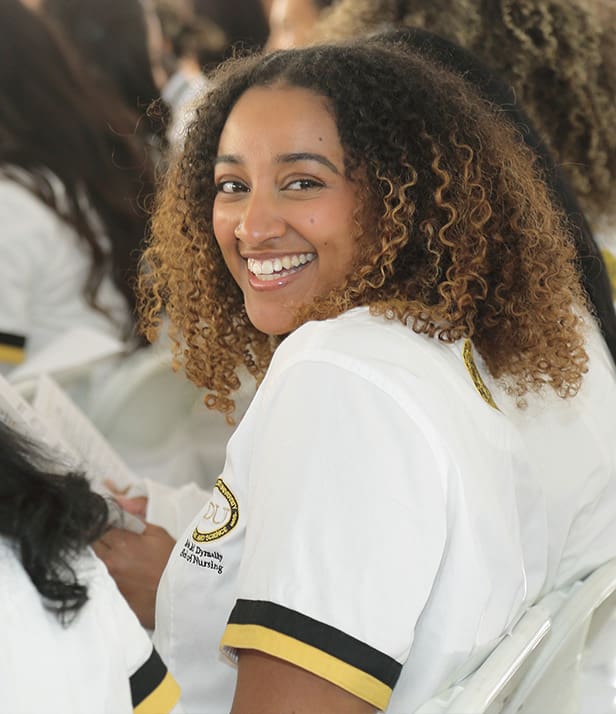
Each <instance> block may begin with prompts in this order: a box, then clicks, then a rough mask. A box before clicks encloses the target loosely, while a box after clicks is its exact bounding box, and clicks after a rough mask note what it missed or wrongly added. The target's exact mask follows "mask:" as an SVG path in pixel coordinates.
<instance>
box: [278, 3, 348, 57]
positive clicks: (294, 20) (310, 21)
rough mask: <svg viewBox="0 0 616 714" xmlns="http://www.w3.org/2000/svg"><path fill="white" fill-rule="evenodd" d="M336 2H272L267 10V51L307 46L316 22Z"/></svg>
mask: <svg viewBox="0 0 616 714" xmlns="http://www.w3.org/2000/svg"><path fill="white" fill-rule="evenodd" d="M335 3H336V0H272V2H271V3H270V9H269V15H268V17H269V36H268V39H267V49H268V50H284V49H288V48H290V47H302V46H303V45H305V44H307V43H308V41H309V39H310V37H311V35H312V33H313V31H314V27H315V25H316V24H317V22H318V21H319V20H320V19H322V18H321V16H322V15H325V12H324V11H325V10H326V9H327V8H329V7H331V6H332V5H334V4H335Z"/></svg>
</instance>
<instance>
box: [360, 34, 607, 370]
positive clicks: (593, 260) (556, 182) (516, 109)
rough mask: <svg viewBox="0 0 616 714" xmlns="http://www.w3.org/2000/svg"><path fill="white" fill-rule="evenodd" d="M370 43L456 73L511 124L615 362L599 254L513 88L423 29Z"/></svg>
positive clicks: (476, 60)
mask: <svg viewBox="0 0 616 714" xmlns="http://www.w3.org/2000/svg"><path fill="white" fill-rule="evenodd" d="M370 41H372V42H384V43H386V44H387V43H391V44H393V45H398V46H399V47H400V48H402V49H403V50H404V48H405V47H408V48H410V49H412V50H415V51H418V52H421V53H422V54H425V55H426V56H428V57H430V58H431V59H433V60H434V61H436V62H439V63H440V64H442V65H443V66H444V67H446V68H447V69H449V70H451V71H453V72H456V73H458V74H460V75H462V76H463V77H464V79H465V80H466V81H467V82H470V83H471V84H472V85H473V86H474V87H475V89H476V90H477V91H478V92H479V93H480V94H481V96H482V97H484V98H485V99H487V100H488V101H490V102H493V103H494V104H495V105H497V106H498V107H499V108H500V109H501V110H502V112H503V114H504V115H505V116H506V117H507V119H509V120H510V121H511V122H513V124H515V126H516V128H517V129H518V131H519V133H520V136H521V137H522V139H523V140H524V143H526V144H527V145H528V146H530V147H531V149H532V150H533V151H534V152H535V153H536V155H537V159H538V166H539V168H540V170H541V171H542V173H543V177H544V178H545V181H546V183H547V185H548V187H549V189H550V191H551V193H552V196H553V198H554V200H555V201H556V202H557V203H558V204H560V205H561V206H562V207H563V209H564V210H565V212H566V214H567V218H568V219H569V222H570V224H571V228H572V236H573V239H574V241H575V247H576V250H577V254H578V261H579V267H580V271H581V278H582V284H583V286H584V289H585V290H586V292H587V294H588V296H589V298H590V301H591V303H592V307H594V313H595V317H596V318H597V321H598V323H599V327H600V329H601V332H602V334H603V337H604V339H605V341H606V343H607V346H608V349H609V351H610V353H611V355H612V358H613V360H614V362H615V363H616V311H615V310H614V302H613V298H612V288H611V284H610V278H609V274H608V270H607V268H606V266H605V262H604V260H603V257H602V255H601V251H600V249H599V246H598V245H597V243H596V241H595V239H594V238H593V234H592V230H591V228H590V226H589V224H588V221H587V220H586V218H585V216H584V213H583V211H582V209H581V207H580V205H579V203H578V201H577V199H576V197H575V195H574V193H573V190H572V189H571V187H570V186H569V183H568V181H567V179H566V178H565V176H564V174H563V172H562V170H561V169H560V168H559V167H558V166H557V165H556V162H555V160H554V158H553V155H552V153H551V152H550V150H549V149H548V147H547V146H546V144H545V143H544V142H543V141H542V140H541V138H540V136H539V134H538V132H537V131H536V130H535V128H534V127H533V125H532V122H531V121H530V119H529V118H528V117H527V116H526V114H525V113H524V111H523V109H522V107H521V106H520V103H519V101H517V99H516V93H515V91H514V89H513V88H512V87H511V86H510V85H509V84H507V82H506V81H505V80H504V79H501V78H500V77H499V76H498V75H497V74H496V73H495V72H494V71H492V70H491V69H489V68H488V67H487V65H485V64H484V63H483V62H482V60H480V59H479V58H478V57H476V56H475V55H474V54H473V53H471V52H470V51H468V50H466V49H464V48H463V47H460V46H459V45H456V44H455V43H454V42H451V41H449V40H446V39H444V38H442V37H440V36H438V35H435V34H434V33H432V32H428V31H427V30H423V29H419V28H412V27H401V28H399V29H394V30H387V31H384V32H381V33H377V34H374V35H372V36H370Z"/></svg>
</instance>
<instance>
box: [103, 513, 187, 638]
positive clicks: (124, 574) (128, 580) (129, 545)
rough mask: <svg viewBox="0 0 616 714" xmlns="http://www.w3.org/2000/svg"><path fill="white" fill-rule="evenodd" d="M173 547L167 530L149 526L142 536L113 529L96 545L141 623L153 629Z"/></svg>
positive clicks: (172, 541)
mask: <svg viewBox="0 0 616 714" xmlns="http://www.w3.org/2000/svg"><path fill="white" fill-rule="evenodd" d="M174 545H175V541H174V540H173V538H172V537H171V536H170V535H169V533H167V531H166V530H165V529H164V528H160V527H159V526H153V525H152V524H151V523H146V527H145V530H144V532H143V533H140V534H137V533H131V532H130V531H127V530H124V529H121V528H110V529H109V530H108V531H107V532H106V533H105V535H103V536H102V537H101V538H100V539H99V540H98V541H96V543H95V544H94V546H93V547H94V551H95V552H96V554H97V555H98V557H99V558H100V559H101V560H102V561H103V562H104V563H105V565H106V566H107V569H108V570H109V573H110V574H111V576H112V577H113V579H114V580H115V581H116V584H117V586H118V588H119V590H120V592H121V593H122V595H124V597H125V598H126V600H127V602H128V604H129V605H130V606H131V608H132V609H133V611H134V612H135V614H136V615H137V617H138V618H139V621H140V622H141V624H142V625H143V626H144V627H146V628H148V629H150V630H151V629H153V628H154V611H155V608H156V590H157V589H158V583H159V582H160V577H161V575H162V573H163V570H164V569H165V565H166V564H167V560H168V559H169V555H170V554H171V551H172V550H173V546H174Z"/></svg>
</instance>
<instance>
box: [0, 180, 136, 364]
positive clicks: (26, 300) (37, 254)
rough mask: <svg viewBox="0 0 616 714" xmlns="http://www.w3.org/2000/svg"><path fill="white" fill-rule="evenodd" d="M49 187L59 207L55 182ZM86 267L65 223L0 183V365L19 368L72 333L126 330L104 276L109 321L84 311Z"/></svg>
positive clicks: (9, 183) (12, 185)
mask: <svg viewBox="0 0 616 714" xmlns="http://www.w3.org/2000/svg"><path fill="white" fill-rule="evenodd" d="M50 180H51V183H52V186H53V189H54V191H55V192H56V193H57V194H58V197H59V200H62V187H61V184H60V182H59V181H58V180H57V179H54V178H53V177H51V178H50ZM101 240H103V239H101ZM104 246H105V241H104V240H103V247H104ZM89 264H90V258H89V255H88V252H87V249H86V247H85V246H84V245H83V243H82V241H80V240H79V237H78V235H77V234H76V232H75V231H74V230H73V229H72V228H71V227H70V226H69V225H68V224H67V223H65V222H64V221H62V220H61V219H60V218H59V217H58V216H57V214H56V213H55V212H54V211H53V210H52V209H51V208H49V207H48V206H46V205H45V204H44V203H43V202H42V201H40V200H39V199H38V198H37V197H36V196H34V194H32V193H31V192H30V191H29V190H28V189H27V188H25V187H24V186H21V185H20V184H18V183H17V182H16V181H13V180H10V179H8V178H5V177H0V363H3V362H4V363H5V364H8V365H14V364H18V363H19V362H21V361H23V359H24V358H27V356H28V355H29V354H33V353H35V352H38V351H39V350H40V349H41V348H42V347H45V346H46V345H47V344H48V343H49V342H50V341H51V340H52V339H54V338H55V337H57V336H58V335H59V334H61V333H62V332H64V331H65V330H67V329H69V328H71V327H76V326H87V327H91V328H93V329H95V330H97V331H100V332H102V333H104V334H109V335H112V336H113V337H120V336H121V334H122V331H123V330H124V329H125V328H126V327H127V326H128V325H129V324H130V314H129V309H128V305H127V304H126V300H125V298H124V296H123V295H122V294H121V293H120V292H119V290H118V289H117V288H116V286H115V285H114V284H113V282H112V280H111V278H110V276H105V278H104V279H103V281H102V283H101V287H100V291H99V293H98V302H99V304H100V305H101V306H102V307H104V308H106V309H107V310H108V311H109V313H110V315H111V317H112V319H111V320H110V319H109V318H108V317H106V316H105V315H104V314H102V313H101V312H99V311H97V310H95V309H94V308H93V307H91V306H90V305H88V303H87V302H86V299H85V298H84V296H83V287H84V285H85V280H86V276H87V274H88V270H89ZM3 371H5V372H6V369H4V370H3Z"/></svg>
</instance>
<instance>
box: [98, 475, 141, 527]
mask: <svg viewBox="0 0 616 714" xmlns="http://www.w3.org/2000/svg"><path fill="white" fill-rule="evenodd" d="M104 483H105V488H107V489H108V490H109V493H111V495H112V496H113V500H114V501H115V502H116V503H117V504H118V506H120V508H121V509H122V510H123V511H126V512H127V513H132V514H133V515H134V516H137V518H141V520H142V521H145V516H146V513H147V508H148V499H147V496H135V497H133V498H128V497H127V496H126V495H125V494H126V491H127V489H124V490H120V489H118V488H117V487H116V485H115V484H114V483H113V481H109V480H107V481H105V482H104Z"/></svg>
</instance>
